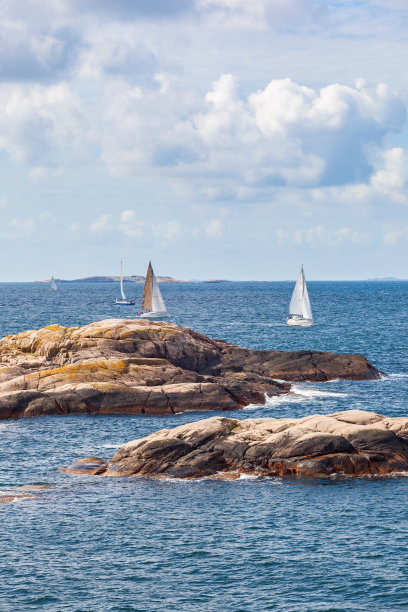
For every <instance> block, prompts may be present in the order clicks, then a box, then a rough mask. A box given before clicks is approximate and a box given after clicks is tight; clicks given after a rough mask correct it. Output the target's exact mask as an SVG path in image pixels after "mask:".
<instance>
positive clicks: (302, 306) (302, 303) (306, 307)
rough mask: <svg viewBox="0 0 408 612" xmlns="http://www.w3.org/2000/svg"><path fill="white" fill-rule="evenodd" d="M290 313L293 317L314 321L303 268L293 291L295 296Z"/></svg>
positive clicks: (293, 296)
mask: <svg viewBox="0 0 408 612" xmlns="http://www.w3.org/2000/svg"><path fill="white" fill-rule="evenodd" d="M289 313H290V314H291V315H298V316H301V317H303V318H304V319H311V320H313V315H312V309H311V307H310V301H309V294H308V291H307V285H306V279H305V275H304V272H303V266H302V267H301V269H300V273H299V278H298V279H297V281H296V285H295V288H294V290H293V295H292V299H291V301H290V306H289Z"/></svg>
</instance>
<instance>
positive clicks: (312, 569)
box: [0, 282, 408, 612]
mask: <svg viewBox="0 0 408 612" xmlns="http://www.w3.org/2000/svg"><path fill="white" fill-rule="evenodd" d="M293 286H294V284H293V283H284V282H282V283H278V282H276V283H216V284H215V283H214V284H206V283H197V284H190V283H188V284H171V285H170V284H165V285H161V288H162V293H163V296H164V299H165V301H166V303H167V306H168V309H169V311H170V312H171V315H172V321H174V322H176V323H179V324H181V325H185V326H188V327H191V328H193V329H195V330H197V331H200V332H203V333H205V334H207V335H209V336H212V337H216V338H223V339H224V340H227V341H229V342H233V343H236V344H239V345H241V346H245V347H248V348H258V349H281V350H294V349H315V350H328V351H339V352H358V353H363V354H364V355H366V356H367V357H368V359H369V360H370V361H372V363H373V364H374V365H375V366H376V367H377V368H379V369H380V370H381V371H382V372H384V373H387V374H388V375H389V376H388V377H384V378H383V379H382V380H379V381H370V382H347V381H332V382H329V383H321V384H296V385H295V387H294V388H295V391H296V394H295V395H293V396H291V397H285V398H283V399H272V400H270V401H269V402H268V403H267V405H265V406H251V407H248V408H246V409H244V410H242V411H235V412H230V413H228V415H231V416H232V417H237V418H240V419H245V418H252V417H267V416H273V417H284V416H296V417H297V416H299V417H300V416H304V415H307V414H313V413H331V412H336V411H340V410H347V409H351V408H359V409H362V410H371V411H375V412H379V413H381V414H387V415H390V416H401V415H403V416H408V334H407V322H408V282H311V283H309V284H308V286H309V295H310V299H311V304H312V308H313V313H314V316H315V321H316V323H315V325H314V327H312V328H310V329H293V328H289V327H288V326H287V325H286V324H285V318H286V314H287V307H288V303H289V301H290V296H291V292H292V290H293ZM126 290H127V291H126V292H127V293H128V294H131V295H133V296H135V297H136V299H137V303H139V302H140V298H141V293H142V286H141V285H133V284H129V285H128V284H127V285H126ZM117 296H118V287H117V286H116V284H114V283H103V284H79V283H78V284H64V285H60V287H59V291H58V292H51V291H50V290H49V287H48V286H46V285H41V284H1V285H0V335H1V336H3V335H7V334H11V333H16V332H20V331H23V330H26V329H33V328H38V327H42V326H44V325H48V324H51V323H60V324H62V325H68V326H76V325H83V324H86V323H89V322H92V321H95V320H98V319H104V318H110V317H127V318H132V317H134V316H135V313H136V312H137V309H138V307H137V306H136V307H121V306H116V305H114V303H113V302H114V299H115V298H116V297H117ZM224 414H226V413H224ZM208 416H214V413H203V412H188V413H184V414H181V415H174V416H169V417H154V416H148V417H146V416H92V415H82V416H71V415H68V416H62V417H58V416H47V417H38V418H33V419H21V420H16V421H1V422H0V435H1V444H0V466H1V472H0V490H1V491H2V492H10V491H15V490H16V488H18V487H21V486H24V485H33V484H36V485H39V486H40V491H39V493H38V494H37V495H36V496H35V498H34V499H30V500H19V501H16V502H13V503H10V504H2V505H1V506H0V541H1V547H0V576H1V589H0V611H1V612H7V611H13V612H14V611H19V612H20V611H21V612H23V611H26V610H49V611H52V612H59V611H70V612H71V611H78V612H79V611H81V612H85V611H87V612H90V611H98V612H99V611H101V612H102V611H103V612H108V611H109V612H110V611H122V610H131V611H138V612H139V611H140V612H142V611H143V612H145V611H146V612H149V611H155V610H163V611H166V612H167V611H176V610H177V611H186V612H187V611H197V612H198V611H200V612H201V611H234V612H244V611H259V612H261V611H265V610H277V611H283V612H289V611H290V612H292V611H301V612H309V611H310V612H312V611H313V612H314V611H320V612H323V611H324V612H349V611H359V612H360V611H370V612H377V611H378V612H379V611H385V610H387V611H397V610H408V553H407V546H408V520H407V519H408V503H407V502H408V477H404V476H399V477H394V478H360V479H352V478H343V479H330V478H329V479H321V480H307V479H296V478H292V479H289V478H287V479H281V478H270V479H266V478H262V479H251V478H241V479H239V480H235V481H217V480H211V479H208V480H205V479H203V480H198V481H179V480H160V481H155V480H151V481H150V480H148V479H142V478H139V479H136V478H112V479H109V478H98V477H88V476H72V475H67V474H64V473H62V472H59V471H58V468H59V467H62V466H64V465H68V464H70V463H72V462H73V461H74V460H75V459H77V458H81V457H85V456H89V455H96V456H100V457H103V458H108V457H110V456H112V455H113V454H114V452H115V451H116V450H117V449H118V448H119V447H120V446H121V445H122V444H124V443H125V442H127V441H129V440H132V439H135V438H138V437H141V436H144V435H147V434H149V433H152V432H154V431H156V430H158V429H162V428H165V427H166V428H167V427H173V426H177V425H180V424H182V423H186V422H189V421H192V420H198V419H202V418H206V417H208Z"/></svg>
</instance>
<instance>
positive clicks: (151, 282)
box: [138, 261, 169, 321]
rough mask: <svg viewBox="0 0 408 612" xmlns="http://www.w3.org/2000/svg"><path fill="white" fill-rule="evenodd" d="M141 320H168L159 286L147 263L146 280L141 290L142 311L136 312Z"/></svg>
mask: <svg viewBox="0 0 408 612" xmlns="http://www.w3.org/2000/svg"><path fill="white" fill-rule="evenodd" d="M138 315H139V317H140V318H141V319H150V320H156V321H162V320H163V319H168V318H169V313H168V312H167V308H166V304H165V303H164V300H163V296H162V294H161V291H160V288H159V284H158V282H157V279H156V276H155V274H154V272H153V268H152V264H151V262H150V261H149V267H148V268H147V274H146V280H145V284H144V289H143V297H142V311H141V312H138Z"/></svg>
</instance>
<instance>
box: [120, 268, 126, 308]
mask: <svg viewBox="0 0 408 612" xmlns="http://www.w3.org/2000/svg"><path fill="white" fill-rule="evenodd" d="M120 294H121V296H122V300H126V295H125V292H124V291H123V273H122V262H120Z"/></svg>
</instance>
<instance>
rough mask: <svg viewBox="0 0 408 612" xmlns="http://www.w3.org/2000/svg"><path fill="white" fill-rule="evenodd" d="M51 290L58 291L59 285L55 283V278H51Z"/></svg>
mask: <svg viewBox="0 0 408 612" xmlns="http://www.w3.org/2000/svg"><path fill="white" fill-rule="evenodd" d="M50 288H51V289H52V291H57V290H58V287H57V283H56V282H55V278H54V277H53V276H51V280H50Z"/></svg>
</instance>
